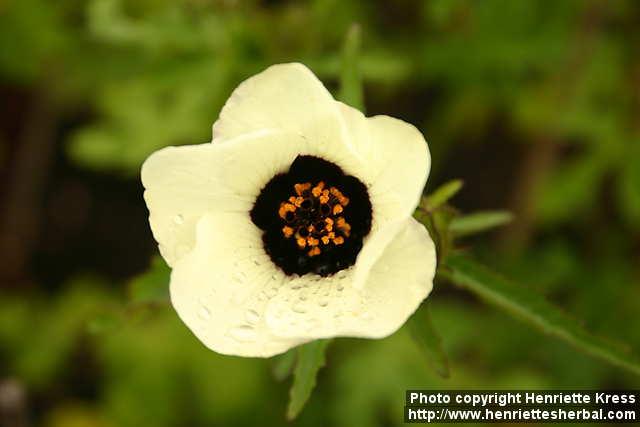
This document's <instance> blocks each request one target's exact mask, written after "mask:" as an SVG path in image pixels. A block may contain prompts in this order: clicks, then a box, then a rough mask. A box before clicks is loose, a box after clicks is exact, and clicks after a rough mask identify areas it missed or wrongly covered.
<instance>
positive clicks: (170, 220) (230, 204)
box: [141, 144, 253, 266]
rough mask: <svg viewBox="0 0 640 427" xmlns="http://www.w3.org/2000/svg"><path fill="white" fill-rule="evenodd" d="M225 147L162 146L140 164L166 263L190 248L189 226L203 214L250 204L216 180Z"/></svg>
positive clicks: (192, 228)
mask: <svg viewBox="0 0 640 427" xmlns="http://www.w3.org/2000/svg"><path fill="white" fill-rule="evenodd" d="M225 151H228V149H227V148H225V147H224V146H216V145H212V144H200V145H189V146H180V147H167V148H164V149H162V150H159V151H156V152H155V153H153V154H152V155H151V156H150V157H149V158H148V159H147V160H146V161H145V162H144V164H143V165H142V172H141V177H142V184H143V185H144V187H145V193H144V198H145V201H146V203H147V207H148V208H149V212H150V215H149V223H150V224H151V230H152V231H153V236H154V237H155V239H156V241H157V242H158V244H159V248H160V252H161V254H162V256H163V257H164V259H165V260H166V261H167V263H168V264H169V265H170V266H172V265H173V264H174V263H175V262H176V261H177V260H178V259H180V257H181V256H183V255H184V254H185V253H187V252H189V251H190V250H191V249H192V248H193V246H194V244H195V226H196V223H197V222H198V220H199V219H200V217H201V216H202V215H203V214H204V213H205V212H208V211H210V210H215V209H222V208H223V207H224V209H227V210H243V209H244V210H245V211H246V210H248V209H250V207H251V203H252V202H253V200H250V199H248V198H245V199H242V198H239V197H238V196H237V195H234V194H233V193H232V191H230V190H229V189H227V188H226V187H225V185H224V182H223V180H222V179H221V174H220V173H219V171H220V170H221V169H222V167H223V165H224V159H225Z"/></svg>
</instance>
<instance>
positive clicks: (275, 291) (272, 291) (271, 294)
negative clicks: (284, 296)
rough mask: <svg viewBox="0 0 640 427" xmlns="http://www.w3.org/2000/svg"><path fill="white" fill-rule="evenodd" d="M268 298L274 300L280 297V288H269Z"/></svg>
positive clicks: (266, 292) (267, 291)
mask: <svg viewBox="0 0 640 427" xmlns="http://www.w3.org/2000/svg"><path fill="white" fill-rule="evenodd" d="M265 294H266V295H267V298H273V297H275V296H276V295H278V288H269V289H267V290H266V291H265Z"/></svg>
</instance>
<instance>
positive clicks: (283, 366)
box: [271, 349, 297, 381]
mask: <svg viewBox="0 0 640 427" xmlns="http://www.w3.org/2000/svg"><path fill="white" fill-rule="evenodd" d="M296 356H297V350H296V349H292V350H289V351H287V352H286V353H282V354H279V355H278V356H276V357H274V358H273V360H272V364H271V372H273V376H274V378H275V379H276V380H277V381H284V380H285V379H286V378H288V377H289V375H291V372H292V371H293V365H294V364H295V362H296Z"/></svg>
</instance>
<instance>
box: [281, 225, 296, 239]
mask: <svg viewBox="0 0 640 427" xmlns="http://www.w3.org/2000/svg"><path fill="white" fill-rule="evenodd" d="M282 234H284V237H286V238H289V237H291V236H292V235H293V228H291V227H287V226H286V225H285V226H284V227H282Z"/></svg>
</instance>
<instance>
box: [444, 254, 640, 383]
mask: <svg viewBox="0 0 640 427" xmlns="http://www.w3.org/2000/svg"><path fill="white" fill-rule="evenodd" d="M440 273H441V274H442V275H443V276H445V277H447V278H448V279H449V280H450V281H451V282H452V283H454V284H456V285H458V286H461V287H463V288H466V289H468V290H470V291H471V292H473V293H475V294H477V295H479V296H480V297H481V298H483V299H484V300H486V301H487V302H489V303H490V304H493V305H495V306H497V307H499V308H501V309H503V310H505V311H507V312H509V313H511V314H513V315H515V316H517V317H519V318H521V319H523V320H525V321H526V322H528V323H530V324H531V325H533V326H535V327H536V328H538V329H539V330H541V331H542V332H544V333H545V334H548V335H551V336H555V337H557V338H560V339H562V340H564V341H566V342H567V343H569V344H571V345H572V346H574V347H575V348H576V349H578V350H581V351H583V352H585V353H588V354H590V355H592V356H594V357H597V358H600V359H602V360H604V361H606V362H608V363H610V364H612V365H615V366H619V367H621V368H624V369H627V370H629V371H630V372H633V373H635V374H637V375H640V359H639V358H638V357H637V356H636V355H634V354H632V353H631V352H630V351H629V350H628V349H627V348H625V347H624V346H622V345H621V344H618V343H615V342H612V341H609V340H608V339H605V338H601V337H598V336H596V335H593V334H591V333H590V332H588V331H587V330H586V329H584V327H583V326H582V325H581V324H580V323H579V322H578V321H576V320H575V319H573V318H571V317H569V316H567V315H566V314H565V313H563V312H562V310H560V309H559V308H557V307H555V306H554V305H552V304H551V303H549V302H547V301H546V300H545V299H544V298H543V297H542V296H540V295H539V294H537V293H536V292H534V291H532V290H531V289H528V288H526V287H524V286H520V285H517V284H515V283H512V282H510V281H508V280H507V279H505V278H503V277H502V276H500V275H498V274H496V273H494V272H492V271H491V270H489V269H488V268H486V267H484V266H483V265H480V264H478V263H476V262H475V261H473V260H471V259H470V258H468V257H466V256H464V255H460V254H456V255H450V256H449V257H448V258H447V259H446V260H445V268H443V269H442V270H441V271H440Z"/></svg>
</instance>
